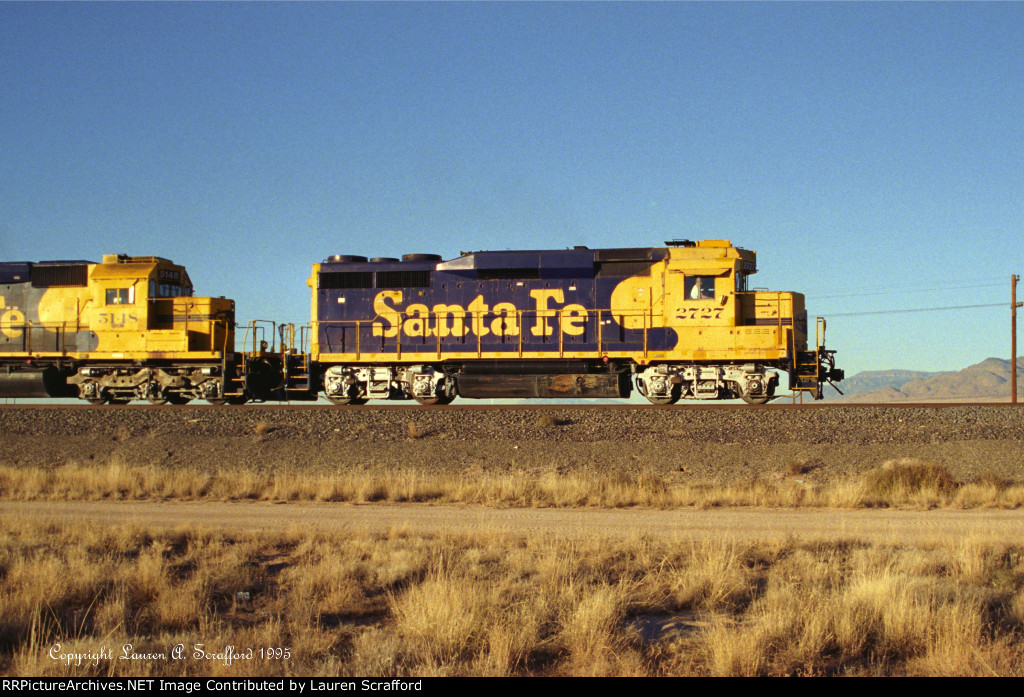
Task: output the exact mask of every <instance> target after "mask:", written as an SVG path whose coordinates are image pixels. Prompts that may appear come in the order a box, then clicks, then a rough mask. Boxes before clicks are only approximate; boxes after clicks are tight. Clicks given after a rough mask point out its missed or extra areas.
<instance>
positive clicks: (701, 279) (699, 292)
mask: <svg viewBox="0 0 1024 697" xmlns="http://www.w3.org/2000/svg"><path fill="white" fill-rule="evenodd" d="M684 289H685V291H686V299H687V300H714V299H715V277H714V276H687V277H686V283H685V286H684Z"/></svg>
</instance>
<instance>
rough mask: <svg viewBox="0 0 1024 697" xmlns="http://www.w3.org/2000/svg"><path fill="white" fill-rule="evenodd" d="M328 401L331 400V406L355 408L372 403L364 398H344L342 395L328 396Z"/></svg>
mask: <svg viewBox="0 0 1024 697" xmlns="http://www.w3.org/2000/svg"><path fill="white" fill-rule="evenodd" d="M327 399H329V400H330V402H331V404H337V405H338V406H345V405H350V406H353V407H357V406H361V405H363V404H366V403H367V402H369V401H370V400H368V399H364V398H362V397H342V396H341V395H327Z"/></svg>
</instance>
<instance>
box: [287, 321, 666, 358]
mask: <svg viewBox="0 0 1024 697" xmlns="http://www.w3.org/2000/svg"><path fill="white" fill-rule="evenodd" d="M585 313H586V315H585V316H583V315H582V314H581V313H580V312H579V310H578V309H573V310H570V311H568V312H566V311H565V310H564V309H563V308H552V309H545V310H516V314H515V322H516V328H515V332H512V331H508V329H507V328H503V330H502V331H499V332H494V331H491V330H490V329H489V327H488V325H487V324H486V323H485V321H484V318H485V317H488V316H492V315H494V314H495V313H493V312H489V311H468V310H467V311H466V312H464V313H462V314H460V315H453V314H452V313H450V312H433V311H429V312H427V313H421V312H416V313H413V314H410V313H407V312H402V311H396V312H393V313H389V314H388V316H387V317H381V316H380V315H378V316H377V317H374V318H368V317H367V318H361V319H343V320H315V321H311V322H310V324H309V325H308V328H309V331H310V339H311V341H312V339H313V338H314V336H318V335H319V334H320V332H321V330H322V329H324V328H326V327H340V328H341V329H342V330H344V331H346V332H347V331H349V330H354V332H355V337H354V339H347V338H346V337H345V336H344V335H343V336H342V337H341V338H340V341H341V342H342V343H343V344H345V345H348V344H349V341H353V340H354V343H355V346H354V349H355V350H354V351H352V350H351V348H347V347H346V348H343V349H340V351H341V352H344V353H354V354H355V356H356V359H357V360H358V359H360V358H361V357H362V355H363V353H364V352H366V351H367V347H366V345H365V342H364V339H363V335H364V334H365V333H366V332H367V331H368V330H369V329H370V328H371V327H372V326H373V324H374V323H380V322H386V323H387V325H388V326H387V329H386V331H387V332H389V333H390V335H382V334H377V335H376V337H375V338H379V339H380V342H381V348H382V349H384V348H387V350H388V352H391V351H392V350H394V351H395V353H396V357H398V358H400V357H401V355H402V353H403V352H408V351H410V350H414V351H415V344H418V343H420V342H422V344H421V345H422V346H423V349H425V350H428V351H432V352H434V353H435V354H436V355H437V358H438V359H440V358H442V357H443V355H444V354H445V353H450V352H452V351H453V350H456V348H455V347H454V346H452V344H451V343H450V341H446V339H452V338H454V339H456V340H458V339H462V344H467V342H466V337H467V336H468V335H469V334H470V333H473V334H476V341H475V344H476V347H475V349H472V348H470V346H472V344H469V345H466V346H465V348H466V349H468V350H470V351H474V350H475V352H476V354H477V356H478V357H480V356H482V355H483V353H484V351H485V350H488V349H489V347H488V346H487V345H485V344H484V342H483V335H484V333H486V334H488V335H494V336H500V337H502V338H506V337H507V338H511V337H515V338H516V349H515V351H514V352H513V353H514V354H516V355H518V356H519V357H522V356H523V355H524V354H525V352H526V350H527V347H528V346H530V345H531V344H533V343H544V344H546V343H549V342H551V343H552V344H555V343H556V342H557V347H558V348H557V350H558V355H559V356H564V354H565V352H566V351H567V350H571V346H572V344H573V343H582V342H583V341H587V342H588V343H589V342H590V341H596V342H597V346H598V352H601V351H604V350H607V348H608V346H607V344H608V343H609V340H608V337H607V336H606V335H605V332H604V326H603V325H604V320H605V319H606V318H607V317H610V316H615V317H618V320H619V323H620V324H625V323H626V321H627V320H630V319H632V320H635V321H636V322H638V326H635V327H629V328H626V327H623V329H624V330H625V331H627V332H638V333H639V336H637V337H636V339H637V340H639V341H640V343H641V346H642V348H641V352H642V354H643V356H644V357H645V358H646V357H647V356H648V355H649V352H650V332H651V330H653V329H658V328H661V327H656V326H654V324H655V321H654V320H655V317H653V316H652V315H651V312H650V308H646V309H639V310H617V311H614V312H613V311H612V310H611V309H610V308H600V309H587V310H585ZM497 318H503V319H506V320H507V319H508V316H506V315H505V314H503V313H498V314H497ZM408 320H415V321H417V322H418V323H421V326H422V327H423V329H422V330H421V331H417V332H416V333H415V334H412V333H410V332H409V331H408V330H407V329H406V328H405V325H406V322H407V321H408ZM530 320H536V321H537V323H536V324H533V325H530V326H527V325H526V324H525V322H529V321H530ZM438 326H440V327H442V330H441V331H437V328H438ZM538 327H545V328H546V330H547V331H544V332H541V333H539V334H534V332H536V331H537V329H538ZM474 328H477V329H480V328H483V330H484V331H483V332H480V331H473V329H474ZM572 329H575V330H577V331H572ZM588 335H589V336H588ZM577 337H580V338H579V339H577ZM427 339H431V341H429V342H428V341H427ZM531 339H535V340H536V342H534V341H531ZM416 340H419V341H416ZM574 340H575V341H574ZM317 343H318V346H320V349H319V350H320V352H325V349H324V346H323V345H322V344H321V343H320V342H319V341H318V342H317ZM330 343H331V342H328V345H329V344H330ZM612 343H615V342H612ZM428 347H429V348H428ZM303 348H304V347H303ZM326 352H334V351H333V349H328V350H327V351H326Z"/></svg>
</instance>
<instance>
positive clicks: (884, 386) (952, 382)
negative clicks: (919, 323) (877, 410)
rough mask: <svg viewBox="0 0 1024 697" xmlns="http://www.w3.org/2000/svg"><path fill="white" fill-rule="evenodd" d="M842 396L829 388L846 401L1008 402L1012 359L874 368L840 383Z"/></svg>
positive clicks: (830, 394) (1020, 367)
mask: <svg viewBox="0 0 1024 697" xmlns="http://www.w3.org/2000/svg"><path fill="white" fill-rule="evenodd" d="M1017 376H1018V377H1017V393H1018V394H1017V397H1018V401H1020V400H1021V397H1022V394H1021V393H1022V392H1024V379H1022V376H1024V357H1018V358H1017ZM839 389H841V390H842V391H843V396H840V395H839V394H837V393H836V391H835V390H833V389H832V388H831V387H826V393H825V396H826V399H828V400H829V401H844V402H945V401H979V402H1005V401H1008V400H1009V398H1010V361H1008V360H1006V359H1005V358H986V359H985V360H983V361H982V362H981V363H977V364H975V365H972V366H968V367H967V368H964V369H963V370H959V371H950V372H939V373H927V372H922V371H917V370H871V371H865V372H861V373H857V374H856V375H852V376H850V377H848V378H847V379H845V380H843V381H842V382H841V383H839Z"/></svg>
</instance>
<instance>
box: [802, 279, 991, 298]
mask: <svg viewBox="0 0 1024 697" xmlns="http://www.w3.org/2000/svg"><path fill="white" fill-rule="evenodd" d="M1002 285H1003V284H1002V283H977V284H973V285H966V286H965V285H958V286H956V288H955V290H956V291H957V292H959V291H961V290H964V289H967V288H994V287H997V286H1002ZM896 288H898V286H886V287H885V289H883V290H869V291H858V292H851V293H833V294H831V295H813V294H810V293H808V294H806V295H805V297H806V298H807V299H808V300H829V299H832V298H853V297H857V296H864V295H891V294H892V293H893V291H894V290H895V289H896ZM950 289H951V288H950V286H949V284H946V285H944V286H933V287H924V288H922V287H916V288H911V289H909V290H900V291H899V292H900V293H901V294H906V293H928V292H934V291H937V290H944V291H949V290H950Z"/></svg>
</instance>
